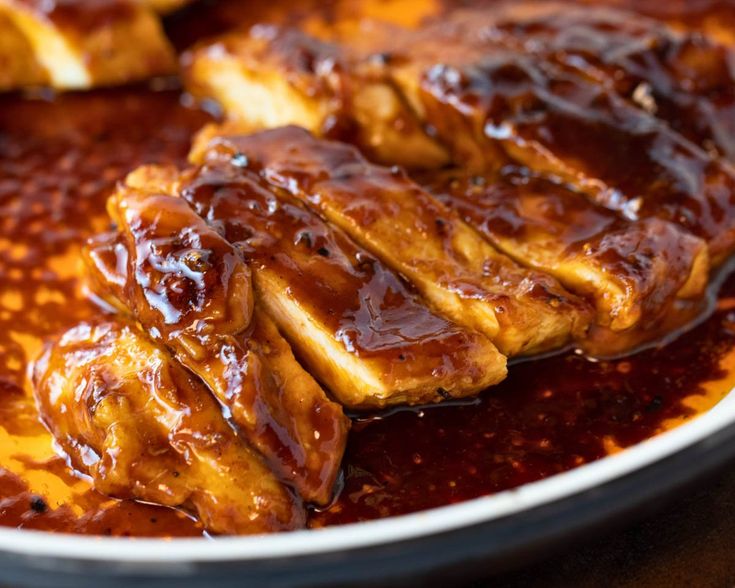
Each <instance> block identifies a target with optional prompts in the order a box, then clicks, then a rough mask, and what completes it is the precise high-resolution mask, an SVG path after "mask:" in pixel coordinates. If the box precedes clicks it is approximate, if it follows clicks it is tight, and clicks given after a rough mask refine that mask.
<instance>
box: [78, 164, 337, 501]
mask: <svg viewBox="0 0 735 588" xmlns="http://www.w3.org/2000/svg"><path fill="white" fill-rule="evenodd" d="M140 175H141V174H140V172H139V174H138V176H139V178H140ZM109 208H110V209H111V212H112V214H113V218H114V219H115V221H116V223H117V225H118V227H119V228H120V231H121V234H120V235H119V236H107V237H103V238H102V239H101V240H98V241H96V242H92V243H91V244H90V247H89V249H88V252H87V259H88V262H89V263H88V266H89V267H90V269H91V273H92V274H93V276H94V281H95V283H96V284H97V285H98V286H101V288H100V291H101V292H102V293H103V296H104V297H105V298H108V299H109V298H112V299H113V300H115V301H116V302H115V304H116V306H118V307H122V308H125V309H129V312H131V313H132V314H133V316H134V317H135V318H136V319H137V320H139V321H140V322H141V323H142V324H143V326H144V327H145V328H146V329H147V330H148V331H149V332H151V333H152V334H154V336H155V337H156V338H160V340H161V341H162V342H163V343H164V344H166V345H167V346H168V347H169V348H171V349H172V350H173V351H174V353H175V354H176V357H177V358H178V359H179V361H181V362H182V363H183V364H184V365H185V366H186V367H188V368H189V369H191V370H192V371H193V372H194V373H196V374H197V375H199V376H200V377H201V378H202V379H203V380H204V381H205V382H206V383H207V385H208V386H209V388H210V389H211V390H212V392H213V393H214V395H215V396H216V397H217V398H218V399H219V400H220V402H222V404H223V405H225V406H226V407H227V408H228V409H229V410H230V412H231V413H232V418H233V420H234V421H235V423H236V424H237V425H238V426H239V427H240V429H241V431H242V433H243V435H244V436H245V437H246V438H247V439H248V440H249V441H250V442H251V443H252V444H253V445H254V446H255V447H256V448H257V449H258V450H259V451H260V452H261V453H262V454H263V455H264V456H265V457H266V458H267V460H268V461H269V463H271V465H272V466H273V467H274V468H275V469H276V471H277V472H278V473H279V474H280V475H282V476H283V477H284V478H285V479H286V480H288V481H289V482H290V483H292V484H293V485H294V486H295V487H296V488H297V490H298V491H299V493H300V494H301V495H302V496H303V497H304V499H306V500H308V501H309V502H315V503H319V504H324V503H326V502H328V501H329V500H330V498H331V493H332V488H333V486H334V482H335V479H336V476H337V474H338V472H339V465H340V462H341V458H342V453H343V451H344V446H345V443H346V437H347V430H348V428H349V421H348V419H347V418H346V417H345V416H344V414H343V412H342V409H341V407H340V406H339V405H338V404H336V403H334V402H332V401H330V400H329V399H328V398H327V397H326V395H325V394H324V392H323V390H322V389H321V388H320V387H319V385H318V384H317V383H316V382H315V381H314V380H313V379H312V378H311V377H310V376H309V375H308V374H307V373H306V372H304V371H303V369H302V368H301V367H300V366H299V364H298V363H297V362H296V360H295V358H294V357H293V355H292V353H291V350H290V348H289V347H288V345H287V344H286V343H285V342H284V341H283V339H282V338H281V337H280V335H279V333H278V331H277V329H276V328H275V327H274V326H273V325H272V324H271V322H270V320H269V319H268V318H267V317H265V316H255V317H254V320H253V323H252V325H251V326H250V328H248V325H249V322H250V320H249V319H250V315H251V308H252V304H253V299H252V294H251V292H250V282H249V279H250V274H249V270H248V269H247V267H246V266H245V264H244V263H243V261H242V259H241V257H240V254H239V253H238V252H237V251H236V250H235V249H234V248H233V247H232V246H231V245H230V244H229V243H228V242H226V241H225V240H224V239H222V238H221V237H220V236H219V235H218V234H217V233H216V232H214V231H213V230H211V229H210V228H209V227H208V226H207V225H206V223H205V222H204V221H203V220H202V219H201V218H199V217H198V216H197V215H196V214H195V213H194V212H193V211H192V210H191V209H190V208H189V206H188V204H187V203H186V202H185V201H184V200H181V199H179V198H175V197H172V196H166V195H158V194H155V193H153V194H151V193H146V192H142V191H138V190H135V189H131V188H127V187H124V186H123V187H121V188H120V189H119V191H118V192H117V193H116V195H115V196H113V197H112V198H111V200H110V205H109Z"/></svg>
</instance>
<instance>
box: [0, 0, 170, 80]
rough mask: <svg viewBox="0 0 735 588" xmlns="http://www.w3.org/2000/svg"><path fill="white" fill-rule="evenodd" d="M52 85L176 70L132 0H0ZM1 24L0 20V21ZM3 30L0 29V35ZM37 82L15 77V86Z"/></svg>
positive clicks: (152, 24) (0, 9) (148, 15)
mask: <svg viewBox="0 0 735 588" xmlns="http://www.w3.org/2000/svg"><path fill="white" fill-rule="evenodd" d="M0 13H2V14H4V15H5V16H6V18H8V19H9V20H10V21H11V22H12V23H13V25H14V26H15V28H16V29H17V30H18V31H20V32H21V33H22V35H23V36H24V37H25V39H26V40H27V42H28V43H29V44H30V46H31V47H32V52H33V55H34V57H35V61H37V62H38V63H39V64H41V66H42V67H43V69H44V70H45V71H46V72H47V75H48V80H45V79H44V80H41V81H42V82H45V81H48V82H49V83H50V85H51V86H52V87H54V88H59V89H85V88H91V87H95V86H110V85H118V84H125V83H129V82H135V81H140V80H144V79H148V78H151V77H154V76H160V75H170V74H172V73H175V72H176V58H175V54H174V51H173V48H172V47H171V45H170V44H169V42H168V40H167V39H166V36H165V35H164V33H163V30H162V27H161V24H160V22H159V20H158V18H157V17H156V16H155V14H154V13H153V12H152V11H151V10H150V9H149V8H147V7H146V6H144V5H143V4H142V3H139V2H137V1H136V0H96V1H95V2H88V1H85V0H65V1H63V2H42V1H41V0H0ZM0 24H1V23H0ZM4 33H5V31H4V30H2V29H0V37H2V36H4ZM26 83H31V84H36V83H38V82H37V81H35V80H30V81H28V80H18V83H17V86H22V85H25V84H26Z"/></svg>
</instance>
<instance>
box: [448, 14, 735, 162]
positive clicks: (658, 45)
mask: <svg viewBox="0 0 735 588" xmlns="http://www.w3.org/2000/svg"><path fill="white" fill-rule="evenodd" d="M480 23H481V24H480ZM446 26H447V27H451V28H454V34H455V35H456V36H457V37H459V38H463V39H464V40H465V41H468V40H469V41H471V42H472V43H477V44H479V45H486V46H489V47H506V48H508V49H512V50H516V51H520V52H523V53H529V54H532V55H538V56H539V57H540V58H543V59H548V60H550V61H552V62H553V63H554V64H555V65H557V66H559V67H561V68H562V69H564V70H565V71H568V72H571V73H574V74H576V75H579V76H581V77H583V78H585V79H587V80H588V81H589V82H592V83H599V84H601V85H604V86H605V87H606V88H607V89H609V90H612V91H613V92H615V93H616V94H617V95H619V96H622V97H623V98H625V99H626V100H627V101H629V102H630V103H631V104H633V105H635V106H637V107H639V108H641V109H643V110H645V111H646V112H648V113H649V114H653V115H655V116H657V117H658V118H660V119H662V120H664V121H666V122H667V123H668V124H669V125H670V126H671V127H672V128H673V129H674V130H676V131H677V132H679V133H681V134H682V135H684V136H685V137H686V138H688V139H689V140H691V141H693V142H694V143H696V144H698V145H699V146H700V147H702V148H704V149H705V150H707V151H709V152H711V153H713V154H714V155H715V156H718V155H721V156H723V157H725V158H727V159H729V160H730V161H734V160H735V53H733V51H732V50H730V49H728V48H727V47H725V46H722V45H719V44H717V43H714V42H712V41H709V40H707V39H706V38H703V37H702V36H701V35H699V34H693V33H689V34H680V33H675V32H673V31H671V30H670V29H669V28H668V27H665V26H663V25H661V24H660V23H657V22H656V21H654V20H651V19H647V18H643V17H640V16H638V15H634V14H632V13H630V12H627V11H621V10H613V9H601V8H597V9H594V10H590V9H589V8H583V7H580V8H575V7H571V6H569V5H568V4H559V3H556V2H542V3H534V2H522V3H506V4H503V5H502V6H501V7H497V8H495V9H493V10H492V11H487V10H483V11H479V10H464V11H457V12H455V13H453V14H452V16H451V18H450V20H449V24H448V25H446Z"/></svg>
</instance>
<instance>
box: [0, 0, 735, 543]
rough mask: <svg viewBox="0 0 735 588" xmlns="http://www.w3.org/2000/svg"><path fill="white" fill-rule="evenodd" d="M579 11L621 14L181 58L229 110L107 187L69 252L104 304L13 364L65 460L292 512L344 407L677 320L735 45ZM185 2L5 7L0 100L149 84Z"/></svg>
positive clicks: (722, 150)
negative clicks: (28, 92)
mask: <svg viewBox="0 0 735 588" xmlns="http://www.w3.org/2000/svg"><path fill="white" fill-rule="evenodd" d="M599 1H600V3H604V4H610V5H619V6H618V7H615V6H612V7H610V6H608V7H607V8H600V7H597V8H595V9H589V8H583V7H580V6H579V4H583V3H585V2H586V0H577V1H576V2H575V1H571V2H570V3H565V2H562V1H561V0H549V1H548V2H545V1H541V0H533V1H528V2H507V1H501V0H493V1H491V2H488V3H487V4H482V5H478V6H481V7H476V8H463V9H458V10H454V11H449V12H448V13H446V14H443V16H442V17H441V18H434V19H433V20H426V21H424V22H423V24H420V25H419V24H417V23H418V19H414V20H415V21H416V22H414V23H413V24H416V26H415V27H414V28H400V27H399V26H397V25H391V24H388V23H387V22H384V21H367V20H364V19H350V18H345V19H339V18H336V17H335V19H334V21H329V22H328V23H327V22H326V21H325V22H324V23H322V25H319V24H318V23H315V21H314V19H306V20H305V21H303V22H302V25H301V27H302V28H298V27H296V26H295V25H294V26H285V25H284V26H275V25H256V26H254V27H251V28H249V29H242V30H234V31H230V32H228V33H227V34H225V35H224V36H222V37H219V38H215V39H213V40H211V41H209V42H205V43H203V44H200V45H198V46H195V47H194V48H193V49H191V50H189V51H187V52H186V53H185V54H184V55H183V56H182V58H181V66H182V72H183V79H184V83H185V85H186V88H187V90H188V91H189V92H191V94H193V95H194V96H195V97H197V98H199V99H202V100H204V99H207V100H211V99H213V100H215V101H217V102H218V103H219V105H220V106H221V108H222V112H223V114H224V117H225V119H226V120H225V121H220V122H219V123H217V124H211V125H208V126H207V127H205V128H204V129H203V130H202V131H201V132H200V133H199V134H198V135H197V136H196V137H195V138H194V142H193V146H192V149H191V151H190V153H189V162H190V164H191V165H190V166H189V167H188V168H186V169H183V170H182V169H179V168H176V167H173V166H163V165H146V166H142V167H139V168H137V169H136V170H135V171H133V172H131V173H130V174H128V176H127V177H126V178H125V179H124V180H123V181H121V182H120V183H119V184H118V186H117V188H116V189H115V191H114V193H113V194H112V196H110V198H109V200H108V213H109V216H110V219H111V220H112V225H113V230H111V231H109V232H106V233H102V234H99V235H97V236H96V237H93V238H92V239H90V240H89V241H88V243H87V246H86V249H85V251H84V260H85V263H86V269H87V274H88V275H87V278H88V280H87V281H88V284H87V285H88V286H89V288H90V292H91V293H92V294H94V295H95V296H96V297H97V298H96V300H97V302H99V303H100V304H101V305H102V306H105V308H106V310H107V311H108V312H109V313H110V314H113V315H114V318H110V317H109V316H108V317H107V318H106V319H105V320H100V321H97V322H94V321H90V322H86V323H82V324H80V325H78V326H77V327H75V328H73V329H71V330H70V331H68V332H66V333H64V334H63V335H61V336H60V338H59V339H58V340H56V341H55V342H53V343H52V344H51V345H49V346H48V347H47V348H46V350H45V351H44V353H43V354H42V356H41V358H40V359H39V360H38V361H37V362H36V364H35V368H34V371H33V384H34V386H35V394H36V399H37V403H38V406H39V408H40V411H41V413H42V416H43V420H44V422H45V423H46V425H47V426H48V428H49V430H50V431H51V432H52V433H53V435H54V438H55V439H56V441H57V442H58V444H59V446H60V447H61V448H62V449H63V451H64V452H65V453H66V454H67V455H68V456H69V458H70V461H71V464H72V465H73V467H74V468H75V469H76V470H78V471H79V472H82V473H84V474H87V475H89V476H90V477H91V478H92V479H93V481H94V483H95V487H96V489H97V490H99V491H100V492H102V493H105V494H108V495H110V496H114V497H119V498H133V499H138V500H143V501H149V502H153V503H157V504H163V505H167V506H172V507H177V508H182V509H185V510H186V511H188V512H191V513H194V514H196V516H198V517H199V518H200V519H201V521H202V523H203V524H204V526H205V527H206V528H207V529H208V530H210V531H212V532H214V533H256V532H267V531H278V530H286V529H292V528H297V527H300V526H303V525H304V524H305V519H306V513H305V510H304V507H303V503H310V504H313V505H317V506H325V505H328V504H329V503H330V500H331V499H332V498H333V492H334V488H335V485H338V484H337V479H338V476H339V469H340V462H341V459H342V456H343V454H344V451H345V447H346V442H347V434H348V430H349V428H350V420H349V418H347V416H345V413H344V409H345V408H346V409H352V410H360V411H363V410H376V409H384V408H386V407H392V406H397V405H402V404H405V405H411V406H419V405H422V404H426V403H434V402H441V401H444V400H449V399H460V398H466V397H469V396H472V395H475V394H478V393H480V392H481V391H483V390H485V389H487V388H489V387H491V386H493V385H495V384H498V383H499V382H501V381H502V380H503V379H504V378H505V377H506V375H507V358H509V357H510V358H513V357H522V356H532V355H535V354H540V353H545V352H550V351H560V350H563V349H567V348H570V347H573V348H574V351H575V352H580V353H586V354H587V355H590V356H594V357H598V358H601V357H610V356H617V355H620V354H625V353H630V352H631V351H634V350H637V349H640V348H642V347H644V346H647V345H653V344H657V343H658V342H660V341H662V340H664V339H665V338H666V337H669V336H672V334H675V333H677V332H680V330H681V329H683V328H686V327H688V326H690V325H692V324H695V322H696V320H697V319H698V318H699V317H700V316H701V315H702V313H703V311H704V309H705V308H706V307H707V304H708V303H709V302H710V300H709V299H708V297H707V296H706V294H707V286H708V281H709V279H710V277H711V276H712V274H713V273H714V271H716V270H718V269H719V268H721V267H723V266H724V265H725V262H726V261H727V259H728V258H729V257H730V256H731V255H732V253H733V252H735V166H733V162H735V49H734V48H733V47H732V46H727V35H726V34H714V33H712V32H713V31H716V30H719V29H716V27H715V26H714V25H712V26H709V27H707V29H708V31H709V32H710V33H711V34H710V35H709V37H705V36H702V35H699V34H695V33H693V32H691V31H690V30H688V27H687V26H686V25H685V23H674V24H676V27H672V26H671V23H668V24H667V22H666V21H667V19H666V18H665V17H664V16H662V17H661V19H660V20H656V19H654V18H647V17H644V16H641V15H638V14H635V12H634V10H635V7H634V6H633V3H632V2H628V1H627V0H599ZM673 1H674V2H676V1H677V0H673ZM712 1H715V0H712ZM717 1H720V0H717ZM723 1H725V0H723ZM727 1H729V0H727ZM590 2H592V0H590ZM183 3H185V1H184V2H182V1H181V0H146V1H141V2H137V1H134V0H100V2H95V3H94V5H93V6H90V7H85V10H81V0H66V1H64V2H59V3H53V2H51V3H48V4H47V3H42V2H39V1H38V0H0V90H3V89H13V88H17V87H25V86H34V85H51V86H53V87H58V88H88V87H92V86H96V85H109V84H118V83H124V82H128V81H135V80H141V79H145V78H148V77H150V76H155V75H166V74H168V73H170V72H172V71H174V63H173V58H172V49H171V48H170V46H169V44H168V41H166V39H165V37H164V36H163V33H162V31H161V25H160V21H159V20H158V17H157V16H156V15H155V13H156V11H158V12H166V11H168V10H170V9H172V8H175V7H176V6H179V5H180V4H183ZM489 6H491V8H489ZM626 8H627V9H629V10H627V9H626ZM643 12H646V10H643ZM648 12H651V11H650V10H649V11H648ZM335 14H337V13H335ZM412 26H413V25H412ZM727 26H728V25H727V22H726V21H723V27H722V30H724V29H726V28H727ZM733 30H735V29H733ZM4 33H6V34H4ZM123 38H124V39H125V43H121V42H120V39H123ZM723 39H724V40H725V41H726V42H725V43H723ZM8 56H12V60H9V58H8ZM6 62H7V66H6V67H5V68H3V64H5V63H6ZM210 112H211V111H210ZM404 168H405V169H404ZM105 303H106V305H107V306H106V305H105ZM292 490H293V492H292Z"/></svg>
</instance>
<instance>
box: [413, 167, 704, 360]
mask: <svg viewBox="0 0 735 588" xmlns="http://www.w3.org/2000/svg"><path fill="white" fill-rule="evenodd" d="M426 182H427V186H428V188H429V189H430V190H431V191H432V192H433V193H434V194H435V195H436V197H437V198H438V199H439V200H441V201H442V202H443V203H445V204H446V205H447V206H449V207H450V208H453V209H454V210H456V211H457V212H458V213H459V215H460V216H461V217H462V218H463V219H464V220H465V221H466V222H467V223H468V224H470V225H471V226H473V227H474V228H476V229H477V230H478V231H480V232H481V233H482V234H483V235H484V236H485V237H486V238H487V239H488V240H489V241H491V242H492V243H493V244H495V245H496V246H497V247H498V248H499V249H500V250H501V251H503V252H504V253H506V254H507V255H509V256H510V257H513V258H514V259H516V260H517V261H518V262H519V263H521V264H523V265H527V266H529V267H532V268H536V269H538V270H542V271H545V272H548V273H549V274H551V275H553V276H554V277H556V278H557V279H558V280H559V281H560V282H561V283H562V284H564V285H565V286H566V287H568V288H569V289H570V290H572V291H574V292H578V293H581V294H584V295H585V296H587V297H589V298H590V299H591V300H593V301H594V304H595V309H596V321H595V329H594V330H593V331H594V332H592V333H588V335H587V337H586V338H585V339H584V341H582V342H580V346H581V347H583V348H584V349H585V351H587V352H588V353H591V354H593V355H598V356H599V355H611V354H617V353H619V352H623V351H625V350H629V349H631V348H634V347H636V346H638V345H641V344H643V343H645V342H647V341H650V340H652V339H656V338H658V337H660V336H661V333H662V332H667V331H668V330H669V329H670V328H671V326H672V325H674V328H675V325H676V324H682V322H686V321H687V320H690V319H691V318H692V316H693V315H696V314H697V313H698V311H699V310H701V301H702V294H703V292H704V290H705V287H706V284H707V278H708V273H709V263H708V256H707V245H706V244H705V243H704V242H703V241H702V240H701V239H699V238H697V237H695V236H693V235H690V234H688V233H687V232H686V231H684V230H683V229H682V228H681V227H679V226H677V225H675V224H673V223H670V222H667V221H664V220H661V219H658V218H647V219H642V220H639V221H626V220H624V219H622V218H620V217H618V216H617V215H616V214H614V213H613V212H611V211H609V210H606V209H605V208H602V207H600V206H597V205H595V204H593V203H591V202H589V200H587V198H585V197H584V195H582V194H579V193H578V192H575V191H573V190H571V189H569V188H566V187H564V186H561V185H559V184H556V183H554V182H551V181H549V180H548V179H545V178H541V177H538V176H533V175H531V174H529V173H528V171H527V170H523V169H519V168H513V167H508V168H507V169H505V170H504V172H503V173H502V174H498V175H490V176H482V175H469V174H466V173H463V172H461V171H457V170H450V171H448V172H446V173H443V174H427V178H426ZM671 321H674V322H673V323H672V322H671ZM623 331H625V332H626V334H625V336H623V333H622V332H623Z"/></svg>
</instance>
